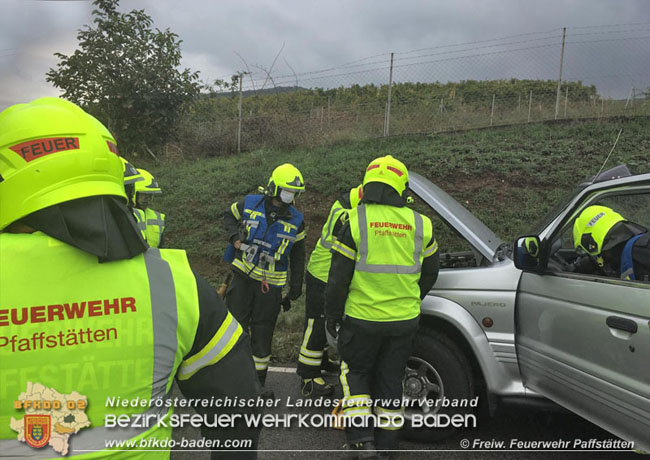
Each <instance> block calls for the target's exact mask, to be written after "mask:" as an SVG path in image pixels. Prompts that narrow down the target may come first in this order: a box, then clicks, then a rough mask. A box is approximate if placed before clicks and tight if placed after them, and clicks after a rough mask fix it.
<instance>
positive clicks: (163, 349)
mask: <svg viewBox="0 0 650 460" xmlns="http://www.w3.org/2000/svg"><path fill="white" fill-rule="evenodd" d="M0 266H2V267H9V266H10V267H12V269H11V270H0V285H1V286H2V289H1V290H0V331H1V332H0V335H1V336H3V337H7V338H15V340H14V341H13V344H12V342H11V341H10V340H8V341H7V343H3V342H4V341H3V340H2V339H0V362H1V363H2V366H0V452H1V454H0V455H6V456H8V457H9V458H19V457H20V458H23V457H25V458H60V455H59V454H58V453H57V452H55V451H54V450H53V449H52V447H51V446H45V447H43V448H41V449H34V448H32V447H29V446H28V445H27V444H25V443H24V442H19V441H18V440H17V437H18V433H17V432H16V431H15V430H13V429H12V428H10V425H11V427H13V428H18V429H20V427H21V426H23V429H24V425H22V424H23V423H24V421H23V418H22V416H23V413H24V412H23V411H22V410H21V411H17V410H15V409H14V406H13V401H15V400H18V399H19V397H20V395H21V393H24V392H26V391H29V390H30V389H31V390H32V391H35V390H36V389H39V388H41V387H40V386H41V385H42V386H43V387H44V388H46V389H51V390H52V391H56V392H58V393H59V394H61V395H70V394H73V397H74V398H76V399H82V398H83V399H85V400H86V401H87V406H86V407H85V409H84V410H81V411H76V412H75V411H67V412H66V411H65V410H61V411H59V412H53V413H52V415H55V416H57V417H58V418H56V419H55V418H54V417H53V419H52V426H51V427H50V429H51V433H52V435H53V436H58V437H59V438H60V439H59V440H58V441H57V442H59V441H61V442H62V441H64V440H65V442H66V443H67V442H68V439H67V438H68V437H69V438H70V439H69V452H68V453H67V455H68V456H70V457H72V456H74V458H86V457H87V456H91V457H93V458H95V457H97V455H98V452H94V453H88V454H85V455H84V454H83V451H89V450H93V451H102V450H103V449H105V448H106V446H105V440H136V441H137V442H138V443H139V442H140V440H141V439H143V440H146V439H151V440H153V438H156V439H158V440H164V439H167V438H171V434H172V433H171V428H169V427H164V426H158V425H157V424H156V423H152V424H151V425H149V426H150V427H149V428H146V427H145V428H139V427H133V428H127V429H115V428H108V427H105V426H104V423H105V416H106V415H115V416H120V415H127V416H135V415H137V414H144V415H152V416H160V417H167V419H168V418H169V416H170V414H171V413H172V412H173V407H168V405H167V401H168V399H169V394H170V391H171V387H172V383H173V379H174V376H176V375H177V373H178V378H179V379H187V378H189V377H191V376H192V375H193V374H194V373H196V372H198V371H199V370H200V369H202V368H203V367H206V366H209V365H212V364H215V363H216V362H218V361H219V360H220V359H221V358H222V357H223V356H225V355H226V354H227V353H228V351H229V350H230V349H231V348H232V347H233V346H234V344H235V343H236V342H237V339H238V338H239V336H240V335H241V333H242V330H241V326H239V325H238V324H237V322H236V321H234V319H233V318H232V316H231V315H228V316H227V317H226V318H225V319H224V321H223V323H222V325H221V327H220V329H219V330H218V332H217V333H216V334H215V336H214V337H213V338H212V340H211V341H210V342H209V343H208V344H207V345H206V346H205V347H204V348H203V349H202V350H200V351H199V352H197V353H195V354H194V355H193V356H186V355H187V354H188V353H189V352H190V350H191V349H192V346H193V343H194V339H195V334H196V331H197V325H198V322H199V299H198V293H197V283H196V278H195V276H194V274H193V273H192V271H191V269H190V266H189V263H188V261H187V256H186V254H185V251H181V250H159V249H155V248H150V249H148V250H147V251H146V252H145V253H144V254H140V255H138V256H136V257H133V258H132V259H125V260H120V261H115V262H106V263H98V260H97V257H96V256H93V255H90V254H87V253H85V252H83V251H81V250H79V249H76V248H74V247H72V246H69V245H67V244H65V243H62V242H60V241H58V240H55V239H53V238H50V237H49V236H47V235H45V234H43V233H41V232H36V233H33V234H8V233H0ZM184 357H186V358H185V359H184ZM74 392H77V393H78V396H76V395H74ZM53 395H55V394H54V393H49V392H43V393H42V394H40V396H39V395H36V394H32V395H31V396H30V395H27V396H26V397H25V398H26V399H38V398H39V397H42V398H43V399H44V400H46V399H58V398H59V397H57V396H53ZM125 400H126V401H129V404H127V407H124V406H123V405H122V404H121V403H120V401H125ZM136 400H137V401H140V402H144V403H145V405H144V407H143V406H142V405H140V404H136V405H132V404H131V403H130V402H131V401H136ZM109 401H113V402H114V403H109ZM149 401H152V402H153V404H151V406H149V404H148V402H149ZM68 412H70V413H68ZM38 413H46V412H38ZM71 416H72V417H71ZM152 419H153V420H155V417H152ZM87 422H89V423H87ZM57 424H58V426H57ZM65 430H73V431H74V434H68V435H65V436H63V435H61V434H60V433H64V432H66V431H65ZM143 442H146V441H143ZM61 445H63V444H61ZM124 448H126V447H123V449H124ZM111 456H114V457H115V458H120V459H122V458H129V459H131V458H138V459H140V458H147V459H149V458H156V459H167V458H169V452H168V451H166V452H165V451H163V452H139V451H138V450H137V449H134V450H132V451H128V452H124V451H122V452H120V451H111V450H107V451H103V452H101V458H107V457H111Z"/></svg>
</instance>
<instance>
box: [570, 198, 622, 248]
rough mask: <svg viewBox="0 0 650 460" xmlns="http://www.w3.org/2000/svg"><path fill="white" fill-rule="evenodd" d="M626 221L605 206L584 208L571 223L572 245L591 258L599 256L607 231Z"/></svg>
mask: <svg viewBox="0 0 650 460" xmlns="http://www.w3.org/2000/svg"><path fill="white" fill-rule="evenodd" d="M625 220H626V219H625V218H624V217H623V216H621V215H620V214H619V213H617V212H616V211H613V210H612V209H611V208H608V207H606V206H589V207H588V208H585V209H584V210H583V211H582V212H581V213H580V215H579V216H578V218H577V219H576V221H575V222H574V223H573V244H574V246H575V248H576V249H578V248H582V249H584V250H585V251H586V252H587V253H588V254H591V255H592V256H599V255H600V254H601V252H602V251H603V250H604V249H607V248H605V247H604V242H605V238H606V237H607V234H608V233H609V231H610V230H611V229H612V227H614V225H616V224H617V223H619V222H622V221H625Z"/></svg>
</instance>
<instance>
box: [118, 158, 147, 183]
mask: <svg viewBox="0 0 650 460" xmlns="http://www.w3.org/2000/svg"><path fill="white" fill-rule="evenodd" d="M120 160H122V172H123V173H124V185H129V184H135V183H136V182H140V181H143V180H144V177H142V174H140V172H139V170H138V169H136V168H135V166H133V165H132V164H131V163H129V161H128V160H127V159H126V158H124V157H120Z"/></svg>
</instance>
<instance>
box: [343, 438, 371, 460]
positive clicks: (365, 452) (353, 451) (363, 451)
mask: <svg viewBox="0 0 650 460" xmlns="http://www.w3.org/2000/svg"><path fill="white" fill-rule="evenodd" d="M345 447H346V448H347V450H348V451H350V457H349V458H350V459H355V460H356V459H358V460H371V459H376V458H377V451H376V450H375V443H374V442H373V441H365V442H355V443H352V444H346V446H345Z"/></svg>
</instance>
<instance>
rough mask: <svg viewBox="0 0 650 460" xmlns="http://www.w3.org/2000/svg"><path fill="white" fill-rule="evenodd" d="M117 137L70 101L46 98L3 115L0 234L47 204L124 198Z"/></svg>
mask: <svg viewBox="0 0 650 460" xmlns="http://www.w3.org/2000/svg"><path fill="white" fill-rule="evenodd" d="M122 171H123V170H122V164H121V162H120V159H119V157H118V154H117V145H116V143H115V139H114V138H113V136H112V135H111V133H109V132H108V130H107V129H106V128H105V127H104V125H102V124H101V123H100V122H99V121H98V120H97V119H95V118H94V117H92V116H91V115H89V114H87V113H86V112H84V111H83V110H82V109H81V108H80V107H78V106H76V105H75V104H73V103H72V102H69V101H66V100H63V99H58V98H53V97H44V98H40V99H36V100H34V101H32V102H30V103H27V104H18V105H14V106H12V107H9V108H8V109H6V110H4V111H2V112H0V197H2V199H0V230H2V229H4V228H5V227H6V226H7V225H9V224H11V223H12V222H15V221H16V220H18V219H20V218H22V217H24V216H27V215H29V214H31V213H33V212H35V211H38V210H40V209H43V208H47V207H49V206H52V205H55V204H58V203H63V202H65V201H70V200H74V199H77V198H83V197H88V196H96V195H115V196H120V197H122V198H124V199H125V200H126V194H125V192H124V179H123V173H122Z"/></svg>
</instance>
